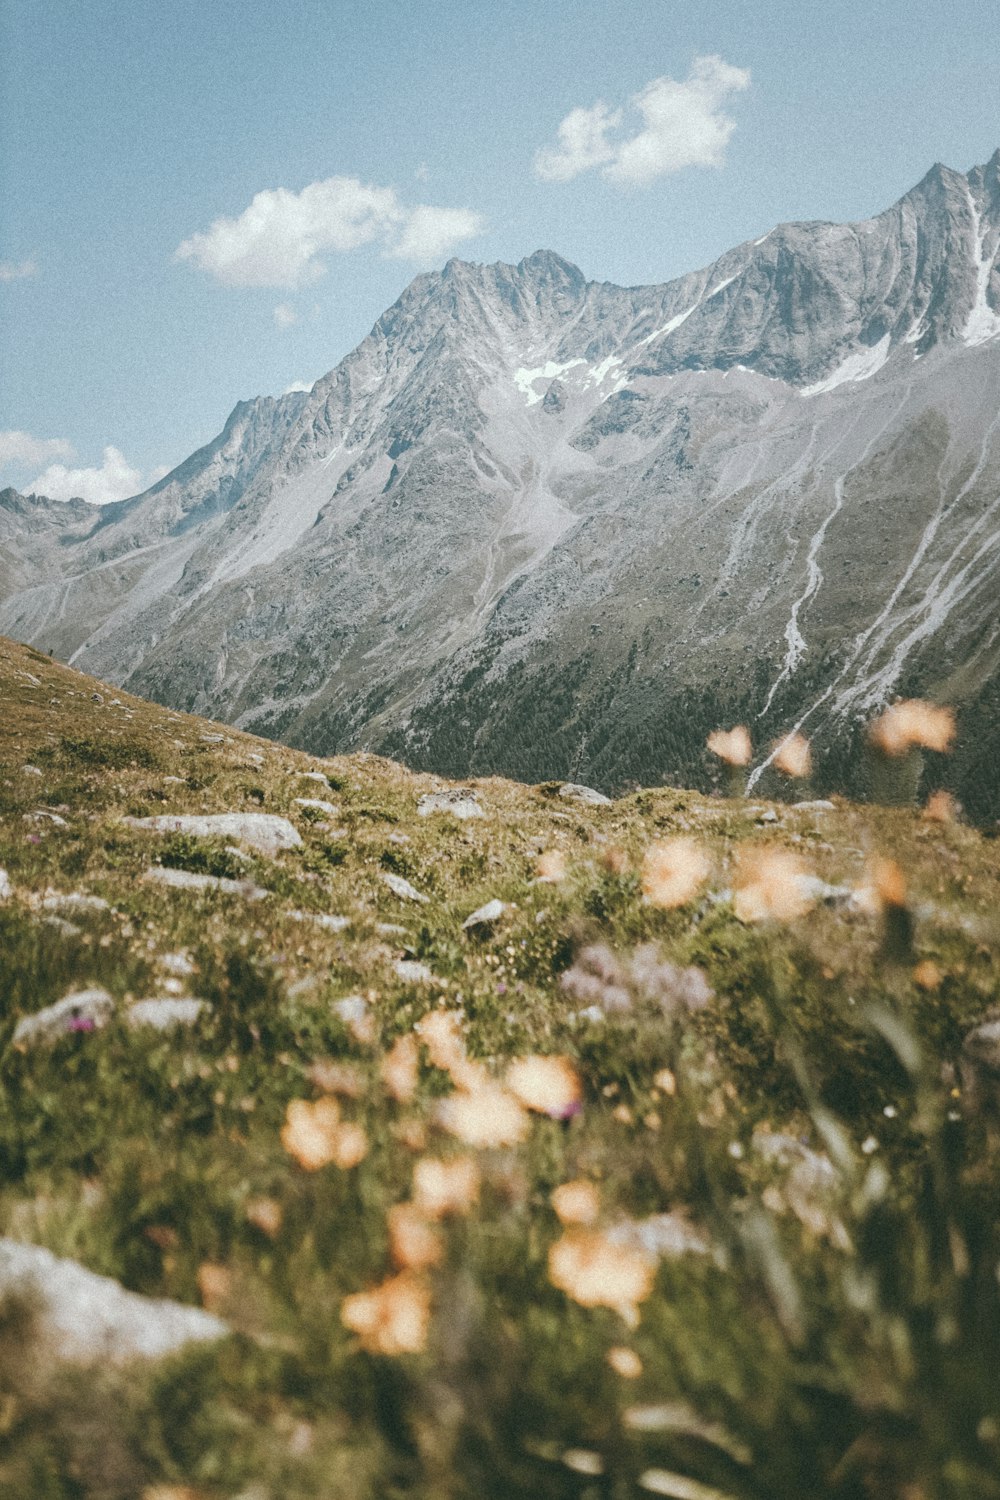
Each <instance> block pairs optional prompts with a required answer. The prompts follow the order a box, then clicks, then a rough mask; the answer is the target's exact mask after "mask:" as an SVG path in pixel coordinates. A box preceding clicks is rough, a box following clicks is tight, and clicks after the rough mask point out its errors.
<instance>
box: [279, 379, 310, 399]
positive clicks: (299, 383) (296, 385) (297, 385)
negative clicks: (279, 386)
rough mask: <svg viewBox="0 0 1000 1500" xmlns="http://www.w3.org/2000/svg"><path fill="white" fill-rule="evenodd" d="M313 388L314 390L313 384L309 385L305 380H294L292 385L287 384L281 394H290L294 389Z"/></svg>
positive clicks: (307, 389) (304, 389) (308, 389)
mask: <svg viewBox="0 0 1000 1500" xmlns="http://www.w3.org/2000/svg"><path fill="white" fill-rule="evenodd" d="M311 390H312V386H311V385H309V384H308V383H307V382H306V381H305V380H293V381H292V383H291V385H286V386H285V389H284V390H283V391H282V393H281V394H282V395H283V396H290V395H291V394H292V392H293V391H311Z"/></svg>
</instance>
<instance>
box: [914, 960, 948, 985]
mask: <svg viewBox="0 0 1000 1500" xmlns="http://www.w3.org/2000/svg"><path fill="white" fill-rule="evenodd" d="M943 979H944V975H943V974H942V972H941V970H940V969H939V968H938V966H937V964H936V963H935V962H934V960H933V959H932V958H925V959H922V960H921V962H920V963H918V964H917V966H916V968H915V969H914V971H913V983H914V984H915V985H916V986H917V989H918V990H926V991H927V992H928V993H932V992H933V991H934V990H939V989H940V988H941V981H942V980H943Z"/></svg>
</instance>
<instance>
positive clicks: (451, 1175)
mask: <svg viewBox="0 0 1000 1500" xmlns="http://www.w3.org/2000/svg"><path fill="white" fill-rule="evenodd" d="M479 1181H480V1179H479V1167H478V1166H477V1164H476V1161H475V1158H474V1157H471V1156H452V1157H449V1158H448V1160H447V1161H442V1160H441V1159H440V1158H439V1157H436V1156H424V1157H421V1159H420V1160H419V1161H418V1162H417V1164H416V1165H415V1167H414V1168H413V1202H414V1204H415V1206H416V1207H417V1209H419V1211H420V1212H421V1213H422V1214H423V1215H424V1216H425V1217H426V1218H428V1219H443V1218H445V1217H446V1216H447V1215H449V1214H467V1213H469V1212H470V1211H471V1210H472V1209H473V1208H474V1207H475V1205H476V1204H477V1203H478V1201H479Z"/></svg>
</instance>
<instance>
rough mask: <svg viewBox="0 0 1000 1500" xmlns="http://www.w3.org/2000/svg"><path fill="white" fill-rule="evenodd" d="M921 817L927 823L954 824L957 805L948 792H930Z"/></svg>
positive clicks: (956, 816) (956, 815)
mask: <svg viewBox="0 0 1000 1500" xmlns="http://www.w3.org/2000/svg"><path fill="white" fill-rule="evenodd" d="M921 816H922V817H924V818H926V820H927V822H928V823H954V822H955V821H956V820H957V818H958V803H957V802H956V801H955V799H954V797H953V796H952V795H951V793H950V792H943V791H937V792H931V794H930V796H929V797H928V798H927V806H926V807H925V808H924V810H923V813H922V814H921Z"/></svg>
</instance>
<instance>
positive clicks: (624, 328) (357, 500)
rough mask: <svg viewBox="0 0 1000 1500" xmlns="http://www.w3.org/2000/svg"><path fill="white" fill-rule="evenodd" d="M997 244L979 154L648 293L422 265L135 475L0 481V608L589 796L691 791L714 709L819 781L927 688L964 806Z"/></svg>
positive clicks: (104, 653)
mask: <svg viewBox="0 0 1000 1500" xmlns="http://www.w3.org/2000/svg"><path fill="white" fill-rule="evenodd" d="M998 240H1000V151H998V152H997V153H996V154H995V155H994V156H993V157H992V159H991V160H990V161H989V162H988V163H987V164H986V165H985V166H983V167H976V168H974V169H973V170H972V171H970V172H969V173H967V174H963V173H960V172H956V171H952V170H950V169H949V168H947V167H943V166H940V165H938V166H935V167H934V168H932V169H931V171H930V172H929V173H928V174H927V176H926V177H925V178H924V179H923V181H922V182H920V183H919V184H918V185H917V186H916V187H915V188H914V189H913V190H912V191H911V192H909V193H907V194H906V195H905V197H903V198H902V199H900V201H899V202H898V203H896V204H895V205H893V206H892V207H891V208H889V209H887V210H886V211H885V212H884V213H882V214H879V215H878V216H877V217H875V218H873V219H870V220H866V221H864V222H863V223H858V224H848V225H839V224H830V223H818V222H816V223H803V224H785V225H781V226H779V227H778V228H776V229H773V230H772V231H771V232H770V233H769V234H766V235H764V236H763V237H762V238H761V239H759V240H755V241H752V242H747V243H745V244H742V245H739V246H737V247H736V248H735V249H733V250H730V251H728V252H727V253H726V254H725V255H723V256H722V257H721V258H720V259H719V260H718V261H716V262H715V263H714V264H713V265H711V266H709V267H707V268H705V269H703V270H700V271H695V272H692V273H691V274H690V275H687V276H683V277H681V278H679V279H678V280H675V281H671V282H668V283H666V284H664V285H662V286H652V287H649V286H647V287H617V286H613V285H610V284H608V283H595V282H588V281H587V280H586V279H585V278H584V276H583V275H582V273H581V272H580V271H579V270H578V269H577V268H576V267H575V266H572V265H570V264H569V263H568V262H566V261H565V260H563V259H561V258H560V257H559V256H558V255H555V254H552V253H550V252H546V251H538V252H537V253H536V254H534V255H531V256H529V257H527V258H526V259H525V260H522V261H521V262H520V263H519V264H518V265H517V266H509V265H502V264H501V265H492V266H479V265H470V264H466V263H464V262H461V261H458V260H452V261H449V262H448V264H447V265H446V266H445V268H444V269H443V271H440V272H435V273H431V274H427V275H422V276H419V277H417V279H416V280H415V281H413V282H412V283H411V285H410V286H409V287H408V288H407V289H406V291H405V292H404V293H403V295H402V296H401V297H400V299H399V301H398V302H396V303H395V305H394V306H393V307H391V308H390V309H389V310H388V311H387V312H386V313H384V314H383V316H382V317H381V318H380V319H379V320H378V322H377V323H376V324H375V326H374V328H373V329H372V331H371V333H370V334H369V336H368V337H367V338H366V339H365V340H364V341H363V342H362V343H361V344H360V345H359V346H358V348H357V349H355V350H354V351H353V352H352V353H351V354H349V355H348V356H347V357H346V358H345V359H344V360H343V361H342V362H341V363H340V364H339V365H338V366H337V367H336V368H335V369H334V370H332V371H331V372H330V373H329V374H328V375H326V376H324V377H323V378H322V379H321V380H319V381H317V383H316V385H315V386H314V387H313V389H312V391H311V392H308V393H301V392H298V393H295V394H292V395H287V396H283V397H281V398H280V399H277V400H274V399H271V398H261V399H258V400H256V401H249V402H243V403H241V404H240V405H239V406H237V408H236V409H235V411H234V412H233V414H232V416H231V417H230V419H229V421H228V423H227V424H226V427H225V429H224V431H223V433H222V434H221V435H220V436H219V438H218V439H216V441H215V442H214V443H212V444H210V445H209V446H208V447H206V448H203V449H201V450H200V451H199V452H198V453H195V454H194V455H193V456H192V457H191V458H190V459H188V460H187V461H186V462H185V463H184V464H182V465H181V466H180V467H179V468H178V469H175V470H174V471H173V473H171V474H169V475H167V476H166V478H164V479H163V480H161V481H160V482H159V483H158V484H157V485H155V486H154V487H153V488H152V489H151V490H148V491H147V492H146V493H145V494H143V495H140V496H137V497H136V498H134V499H131V500H127V501H124V502H122V503H120V504H118V505H115V506H108V507H105V508H103V509H102V510H99V511H98V510H95V509H93V508H91V507H89V506H86V505H84V504H83V502H79V503H76V502H74V503H73V504H72V505H70V506H63V505H55V504H53V503H52V502H48V501H45V500H44V499H39V498H31V497H29V498H28V499H25V498H24V497H21V496H17V495H16V494H14V492H12V491H5V492H3V494H0V552H2V557H3V563H2V569H0V594H2V601H0V631H4V632H6V633H7V634H10V635H14V636H17V637H20V638H22V639H24V640H27V641H30V642H32V643H33V644H35V645H37V646H39V647H41V648H42V649H44V650H49V649H50V648H51V649H53V650H54V651H55V652H56V654H57V655H59V656H61V657H66V658H69V659H71V660H72V661H73V662H74V663H75V664H76V665H78V666H80V667H81V668H82V669H85V670H87V671H89V672H92V673H94V674H95V675H99V676H102V677H104V678H106V679H109V680H111V681H114V682H115V683H118V684H120V685H124V686H127V687H128V688H129V689H131V690H132V691H134V692H137V693H142V694H145V695H147V696H151V697H153V698H156V699H158V700H159V701H161V702H163V703H166V704H170V705H173V706H175V707H178V708H183V709H187V710H191V711H196V712H203V713H210V714H212V715H214V716H215V717H220V718H223V719H225V720H227V721H229V722H232V723H235V724H237V725H239V726H241V727H244V728H247V729H250V730H253V731H255V732H257V733H262V734H266V735H270V736H273V737H277V738H280V739H283V740H286V741H288V742H289V743H290V744H293V745H296V746H300V747H302V748H305V749H308V750H312V751H318V752H330V751H333V750H335V749H336V750H341V749H348V748H353V747H357V746H367V747H370V748H374V749H379V750H382V751H385V752H387V753H390V754H393V755H395V756H397V757H399V758H401V759H403V760H406V761H407V762H409V763H410V764H412V765H415V766H423V767H428V768H433V769H435V770H439V771H442V772H445V773H448V774H456V775H463V774H468V773H484V772H487V771H499V772H503V773H506V774H508V775H513V776H517V777H520V778H523V779H526V780H536V781H537V780H542V779H545V778H549V777H556V776H560V777H561V776H567V775H569V776H572V777H574V778H575V779H578V780H586V781H589V782H591V783H593V784H595V785H598V786H602V787H605V788H609V789H613V788H615V787H618V786H621V785H623V784H625V783H628V782H629V781H639V782H654V781H660V780H664V779H677V780H681V781H685V782H691V781H699V780H700V781H702V783H704V780H705V777H706V775H707V774H708V768H707V766H706V764H705V757H704V752H703V743H704V736H705V734H706V733H707V731H708V730H709V729H711V728H713V727H715V726H716V725H717V724H719V723H722V722H734V721H736V720H745V721H746V722H747V723H748V724H750V725H751V727H752V730H753V734H754V739H755V742H756V743H757V744H758V745H760V746H762V747H765V748H766V746H767V745H768V744H769V743H770V741H771V740H773V738H774V737H775V736H776V735H778V734H780V733H783V732H784V731H786V730H787V729H788V728H790V727H791V726H792V725H795V724H800V725H802V726H803V728H804V730H805V731H806V732H807V733H810V734H812V735H813V736H814V737H815V740H816V745H817V749H818V751H819V763H820V768H819V771H818V773H817V776H818V785H820V786H823V785H851V784H852V782H851V777H852V776H853V775H854V771H853V769H852V768H853V767H855V766H856V765H857V764H858V758H857V756H856V755H855V754H854V751H855V749H856V741H857V735H858V730H859V725H860V724H862V723H863V722H864V721H865V720H866V719H867V718H869V717H870V716H871V714H872V713H873V711H874V710H875V709H876V708H877V707H878V706H879V705H881V704H882V703H883V702H884V701H886V700H887V699H888V698H890V697H892V696H893V695H897V694H906V695H912V694H917V693H919V694H924V695H930V696H934V697H939V698H942V699H947V700H949V701H952V702H955V703H956V704H958V706H959V708H960V712H961V716H962V728H963V733H962V736H961V738H962V743H963V745H964V746H965V748H964V749H963V750H962V751H961V752H960V754H959V756H958V757H957V758H956V761H955V764H954V767H953V775H954V777H955V778H956V784H957V786H958V789H959V790H960V793H961V794H962V796H963V797H964V800H965V801H966V804H967V806H968V807H969V809H970V811H972V812H973V813H974V814H975V815H976V816H996V815H997V814H998V813H1000V774H998V772H997V770H996V768H995V764H994V762H995V760H996V757H995V756H993V755H992V753H991V748H990V747H991V744H992V742H993V736H994V734H995V732H996V730H997V729H998V728H1000V623H998V617H997V611H996V598H997V558H998V555H1000V403H998V394H997V393H998V392H1000V266H998V264H997V250H998ZM763 759H764V755H763V752H762V753H761V756H760V757H759V761H758V767H757V769H755V772H754V778H753V779H754V780H755V781H756V780H757V778H758V776H759V775H761V774H763V775H764V777H765V780H764V782H763V787H765V788H766V786H767V784H768V782H767V779H766V778H767V776H768V773H767V771H766V767H765V768H764V769H763V772H762V771H761V769H760V762H762V761H763Z"/></svg>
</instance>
